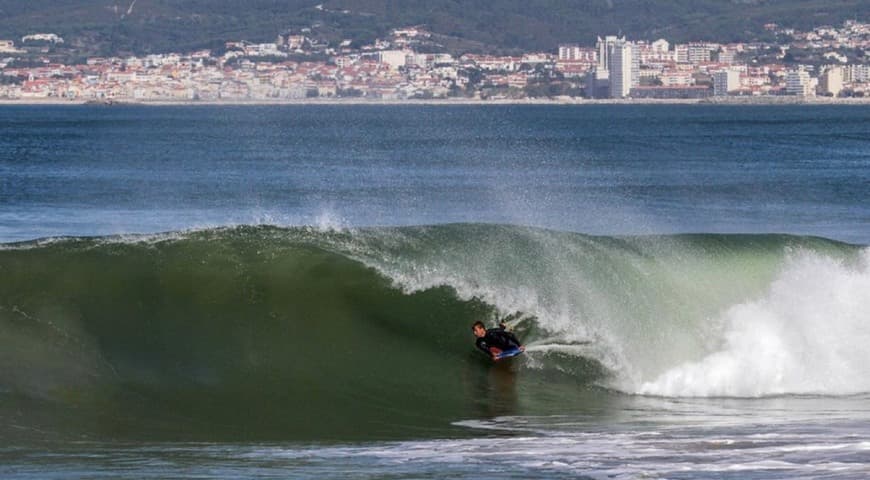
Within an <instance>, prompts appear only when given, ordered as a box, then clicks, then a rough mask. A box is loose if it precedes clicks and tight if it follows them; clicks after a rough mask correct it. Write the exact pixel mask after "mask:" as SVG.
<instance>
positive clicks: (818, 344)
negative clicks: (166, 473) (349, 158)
mask: <svg viewBox="0 0 870 480" xmlns="http://www.w3.org/2000/svg"><path fill="white" fill-rule="evenodd" d="M0 272H2V275H0V420H3V422H2V423H3V425H4V426H5V427H6V428H7V429H8V428H11V427H10V426H14V425H17V426H20V423H22V422H24V423H27V424H28V425H27V428H28V429H45V428H49V429H53V430H59V429H65V428H66V427H69V429H70V430H74V431H82V430H83V431H86V432H91V433H94V434H110V435H116V436H124V435H134V436H147V435H154V436H162V437H165V436H167V435H169V436H174V437H184V438H200V437H201V438H209V439H215V438H220V437H221V436H222V435H223V436H226V437H233V438H238V437H240V436H241V437H251V438H297V439H313V438H317V439H329V438H336V439H339V438H340V439H352V438H369V437H370V436H375V437H379V438H380V437H390V436H407V435H408V434H409V433H410V434H413V435H417V436H419V435H426V434H433V435H437V434H441V433H443V429H444V428H445V427H444V426H445V425H449V423H450V422H451V421H454V420H456V419H460V418H469V417H479V416H493V415H504V414H518V413H528V414H542V413H559V412H562V411H565V410H568V409H571V408H580V407H582V406H583V405H588V401H589V400H588V392H590V391H597V392H601V391H603V390H601V389H600V388H599V387H606V389H610V390H616V391H622V392H626V393H640V394H649V395H662V396H738V397H742V396H747V397H755V396H764V395H777V394H824V395H845V394H852V393H857V392H867V391H870V376H868V375H866V365H867V364H868V362H870V351H867V349H866V348H865V347H866V345H867V344H868V340H870V317H868V315H870V314H868V312H870V253H868V249H866V248H865V247H860V246H854V245H848V244H843V243H838V242H834V241H830V240H825V239H821V238H814V237H793V236H781V235H677V236H647V237H596V236H587V235H582V234H574V233H564V232H555V231H549V230H541V229H532V228H524V227H515V226H501V225H477V224H463V225H443V226H434V227H406V228H371V229H359V230H353V231H343V230H323V229H311V228H289V229H288V228H274V227H238V228H228V229H216V230H208V231H200V232H189V233H179V234H167V235H157V236H138V237H130V238H121V237H110V238H69V239H53V240H43V241H36V242H27V243H18V244H7V245H5V246H4V247H3V248H0ZM496 318H499V319H506V321H507V322H508V323H511V324H513V325H514V328H515V329H516V331H517V332H518V334H519V335H520V336H521V337H522V338H524V339H525V341H526V342H527V344H528V354H527V355H526V356H524V358H522V359H518V360H519V361H514V362H513V363H511V364H505V365H500V366H498V367H496V368H493V367H492V366H491V365H489V363H488V361H487V360H485V359H484V358H482V356H481V355H478V354H476V353H475V352H474V351H473V347H472V338H471V336H470V334H469V326H470V324H471V323H472V322H473V321H475V320H485V321H488V322H490V323H492V322H493V321H494V320H495V319H496ZM518 378H521V379H522V380H521V381H518V380H517V379H518ZM22 409H23V410H24V411H26V412H28V413H26V414H25V415H24V416H25V417H26V422H25V421H24V420H22V419H21V418H19V417H20V416H21V415H22V414H21V413H20V412H21V411H22ZM16 412H17V413H16ZM58 412H60V413H58ZM16 428H17V427H16ZM439 429H441V430H439Z"/></svg>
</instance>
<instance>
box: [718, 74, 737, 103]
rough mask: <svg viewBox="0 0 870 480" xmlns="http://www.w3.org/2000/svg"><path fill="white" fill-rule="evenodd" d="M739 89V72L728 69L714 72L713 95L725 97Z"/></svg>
mask: <svg viewBox="0 0 870 480" xmlns="http://www.w3.org/2000/svg"><path fill="white" fill-rule="evenodd" d="M739 88H740V72H738V71H737V70H731V69H726V70H719V71H718V72H713V95H715V96H717V97H721V96H725V95H728V93H729V92H733V91H734V90H737V89H739Z"/></svg>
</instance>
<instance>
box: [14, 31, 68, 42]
mask: <svg viewBox="0 0 870 480" xmlns="http://www.w3.org/2000/svg"><path fill="white" fill-rule="evenodd" d="M27 42H51V43H63V38H61V37H59V36H58V35H57V34H54V33H33V34H30V35H25V36H23V37H21V43H27Z"/></svg>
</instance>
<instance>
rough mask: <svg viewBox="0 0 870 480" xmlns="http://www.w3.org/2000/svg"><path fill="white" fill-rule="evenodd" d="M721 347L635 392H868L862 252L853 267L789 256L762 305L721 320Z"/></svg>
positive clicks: (807, 255)
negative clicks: (722, 331)
mask: <svg viewBox="0 0 870 480" xmlns="http://www.w3.org/2000/svg"><path fill="white" fill-rule="evenodd" d="M724 324H725V326H726V327H725V330H724V336H723V338H722V339H721V348H720V349H719V350H718V351H715V352H714V353H711V354H709V355H707V356H706V357H705V358H703V359H701V360H699V361H695V362H688V363H685V364H683V365H679V366H677V367H675V368H672V369H670V370H669V371H667V372H665V373H664V374H662V375H661V376H659V377H658V378H656V379H654V380H652V381H649V382H646V383H643V384H642V385H640V386H639V388H637V392H638V393H643V394H652V395H663V396H737V397H757V396H764V395H777V394H786V393H788V394H816V393H819V394H834V395H845V394H853V393H860V392H868V391H870V350H868V348H867V345H870V250H865V251H863V252H862V254H861V257H860V259H859V260H858V262H857V265H847V264H845V263H844V262H843V261H839V260H835V259H832V258H829V257H826V256H823V255H819V254H816V253H811V252H798V253H796V254H794V255H792V256H791V258H790V259H789V261H788V262H787V264H786V266H785V268H784V269H783V270H782V272H781V274H780V275H779V277H778V278H777V280H776V281H775V282H774V283H773V284H772V285H771V287H770V289H769V291H768V292H767V293H766V295H764V296H763V297H762V298H759V299H757V300H753V301H748V302H745V303H741V304H737V305H734V306H733V307H731V308H730V309H728V310H727V311H726V312H725V313H724Z"/></svg>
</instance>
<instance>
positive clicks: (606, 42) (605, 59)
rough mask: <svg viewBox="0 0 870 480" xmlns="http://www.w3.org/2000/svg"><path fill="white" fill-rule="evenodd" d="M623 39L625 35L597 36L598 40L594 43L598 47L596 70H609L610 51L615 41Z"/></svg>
mask: <svg viewBox="0 0 870 480" xmlns="http://www.w3.org/2000/svg"><path fill="white" fill-rule="evenodd" d="M624 41H625V37H622V38H619V37H617V36H616V35H607V36H606V37H604V38H601V37H598V42H597V43H596V44H595V47H596V48H597V49H598V70H610V51H611V50H612V49H613V45H615V44H616V43H617V42H624Z"/></svg>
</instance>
